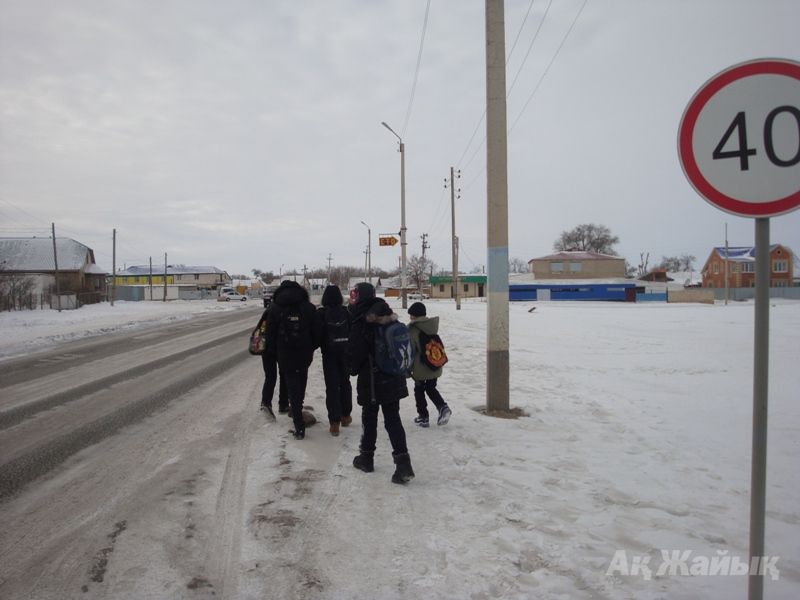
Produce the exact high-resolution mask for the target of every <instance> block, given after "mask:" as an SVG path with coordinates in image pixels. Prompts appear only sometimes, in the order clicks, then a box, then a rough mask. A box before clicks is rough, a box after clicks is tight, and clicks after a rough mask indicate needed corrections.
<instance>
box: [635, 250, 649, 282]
mask: <svg viewBox="0 0 800 600" xmlns="http://www.w3.org/2000/svg"><path fill="white" fill-rule="evenodd" d="M649 261H650V253H649V252H648V253H647V254H645V253H644V252H640V253H639V267H638V268H637V271H636V274H637V276H638V277H644V276H645V275H647V263H648V262H649Z"/></svg>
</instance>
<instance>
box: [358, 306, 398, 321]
mask: <svg viewBox="0 0 800 600" xmlns="http://www.w3.org/2000/svg"><path fill="white" fill-rule="evenodd" d="M389 310H391V309H389ZM397 319H398V316H397V315H396V314H395V313H389V314H388V315H379V314H376V313H374V312H372V311H369V312H368V313H367V316H366V321H367V323H369V324H370V325H388V324H389V323H394V322H395V321H397Z"/></svg>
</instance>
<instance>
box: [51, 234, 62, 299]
mask: <svg viewBox="0 0 800 600" xmlns="http://www.w3.org/2000/svg"><path fill="white" fill-rule="evenodd" d="M51 225H52V226H53V267H54V268H55V271H54V273H55V278H56V306H57V307H58V312H61V288H60V286H59V283H58V252H57V251H56V224H55V223H51ZM52 305H53V302H52V300H51V302H50V306H52Z"/></svg>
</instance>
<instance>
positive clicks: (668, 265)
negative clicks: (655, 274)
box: [658, 253, 695, 273]
mask: <svg viewBox="0 0 800 600" xmlns="http://www.w3.org/2000/svg"><path fill="white" fill-rule="evenodd" d="M694 261H695V257H694V256H692V255H691V254H686V253H684V254H681V255H680V256H662V257H661V262H659V263H658V268H660V269H664V270H666V271H671V272H673V273H675V272H678V271H691V270H693V268H694Z"/></svg>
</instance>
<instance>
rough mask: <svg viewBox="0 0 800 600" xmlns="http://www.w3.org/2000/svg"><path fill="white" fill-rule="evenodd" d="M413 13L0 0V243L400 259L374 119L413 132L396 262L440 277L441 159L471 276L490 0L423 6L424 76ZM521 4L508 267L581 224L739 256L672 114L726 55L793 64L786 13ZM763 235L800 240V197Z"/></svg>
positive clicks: (600, 3) (247, 258) (228, 262)
mask: <svg viewBox="0 0 800 600" xmlns="http://www.w3.org/2000/svg"><path fill="white" fill-rule="evenodd" d="M426 6H427V2H426V0H380V1H368V0H250V1H245V0H229V1H225V2H219V1H212V0H163V1H159V2H155V1H146V0H127V1H126V0H70V1H69V2H60V1H56V0H49V1H44V0H0V11H2V15H3V16H2V19H0V111H1V112H0V235H2V236H15V235H30V234H37V235H47V234H48V230H49V226H50V223H51V222H55V224H56V228H57V234H58V235H64V236H69V237H73V238H75V239H77V240H78V241H81V242H83V243H85V244H87V245H88V246H90V247H92V248H94V250H95V252H96V257H97V261H98V263H100V264H101V266H103V267H105V268H107V269H110V268H111V249H112V244H111V232H112V229H113V228H116V229H117V235H118V238H117V239H118V249H117V262H118V265H122V264H127V265H131V264H146V263H147V260H148V257H150V256H152V257H153V258H154V261H155V262H156V263H158V262H160V261H163V254H164V252H167V253H168V254H169V262H170V263H184V264H194V265H214V266H217V267H219V268H222V269H224V270H227V271H228V272H229V273H235V272H248V273H249V272H250V270H251V269H253V268H259V269H263V270H274V271H275V272H277V271H278V269H279V268H281V266H282V268H283V270H284V271H286V270H288V269H291V268H295V267H296V268H302V266H303V265H304V264H305V265H308V266H309V267H324V266H327V259H328V256H329V254H330V255H331V256H332V259H333V264H334V265H336V264H352V265H363V263H364V254H363V251H364V248H365V247H366V243H367V229H366V228H365V227H364V226H363V225H362V224H361V223H360V221H364V222H366V223H367V224H369V226H370V228H371V230H372V239H373V264H374V265H379V266H382V267H384V268H391V267H392V266H396V265H397V263H398V257H399V254H400V246H399V245H397V246H395V247H394V248H380V247H378V246H377V242H376V237H377V234H379V233H389V232H397V231H399V229H400V156H399V154H398V144H397V140H396V138H395V137H394V136H392V134H391V133H390V132H389V131H387V130H386V129H385V128H383V127H382V126H381V121H386V122H388V123H389V124H390V125H391V126H392V128H393V129H394V130H395V131H397V132H398V133H399V134H401V135H402V136H403V139H404V141H405V143H406V212H407V227H408V243H409V245H408V252H409V255H411V254H419V253H420V251H421V238H420V236H421V235H422V234H423V233H427V234H428V235H429V244H430V251H429V252H430V255H431V256H432V257H433V258H434V260H435V261H436V263H437V264H438V265H439V266H440V267H444V268H449V267H450V262H451V261H450V206H449V191H446V190H445V189H444V188H443V185H442V184H443V179H444V178H445V177H446V176H448V175H449V169H450V167H451V166H455V167H456V168H460V169H461V176H462V178H461V180H460V182H459V184H458V187H460V188H461V190H462V191H461V198H460V199H459V200H458V201H457V204H456V221H457V229H458V234H459V235H460V238H461V249H462V251H461V255H460V256H461V258H460V266H461V270H462V271H470V270H472V269H473V268H475V267H479V266H481V265H484V264H485V263H486V177H485V165H486V147H485V144H484V143H483V140H484V136H485V123H484V122H483V121H482V115H483V113H484V110H485V26H484V10H485V9H484V2H482V1H478V0H471V1H467V0H432V1H431V2H430V11H429V13H428V19H427V30H426V34H425V38H424V46H423V50H422V54H421V60H420V62H419V72H418V77H417V81H416V87H414V80H415V78H414V75H415V67H416V65H417V60H418V57H419V56H420V54H419V50H420V39H421V36H422V32H423V23H424V22H425V16H426ZM530 7H531V2H530V0H508V1H507V2H506V52H507V54H509V53H510V57H509V60H508V65H507V83H508V87H509V89H510V94H509V97H508V124H509V128H511V131H510V134H509V146H508V156H509V165H508V172H509V221H510V224H509V235H510V248H509V254H510V256H511V257H519V258H522V259H524V260H526V261H527V260H529V259H531V258H534V257H538V256H542V255H545V254H548V253H550V252H551V251H552V246H553V242H554V241H555V240H556V238H557V237H558V236H559V234H560V233H561V232H562V231H564V230H567V229H571V228H573V227H574V226H576V225H578V224H581V223H590V222H591V223H598V224H602V225H606V226H607V227H609V228H610V229H611V230H612V232H613V233H615V234H616V235H618V236H619V238H620V243H619V244H618V245H617V251H618V252H619V254H620V255H622V256H624V257H625V258H627V259H628V261H629V262H630V263H631V264H633V265H636V264H638V262H639V258H640V253H647V252H649V254H650V264H651V266H652V265H653V263H655V262H657V261H658V259H660V258H661V256H671V255H678V254H682V253H690V254H694V255H695V256H696V257H697V264H698V267H701V266H702V263H703V262H704V261H705V259H706V258H707V256H708V254H709V252H710V249H711V247H712V246H714V245H721V244H723V243H724V228H725V223H727V224H728V239H729V242H730V244H731V245H751V244H753V243H754V235H753V229H754V223H753V221H752V220H751V219H745V218H740V217H736V216H732V215H730V214H728V213H725V212H722V211H720V210H719V209H716V208H714V207H712V206H711V205H709V204H708V203H706V202H705V201H704V200H702V199H701V198H700V197H699V196H698V195H697V194H696V192H695V191H694V190H693V188H692V187H691V186H690V185H689V183H688V182H687V180H686V178H685V177H684V174H683V172H682V170H681V167H680V163H679V161H678V155H677V150H676V147H677V129H678V124H679V121H680V118H681V115H682V113H683V110H684V108H685V107H686V105H687V103H688V102H689V100H690V99H691V97H692V95H693V94H694V93H695V92H696V91H697V89H698V88H699V87H700V86H701V85H702V84H703V83H704V82H705V81H706V80H708V79H709V78H710V77H711V76H713V75H714V74H715V73H717V72H719V71H720V70H722V69H724V68H727V67H729V66H731V65H733V64H736V63H739V62H742V61H746V60H751V59H755V58H761V57H782V58H789V59H793V60H798V59H800V45H799V44H798V34H797V24H798V23H800V2H797V0H758V1H756V0H702V1H699V0H588V2H584V0H554V1H552V3H551V2H550V1H549V0H535V1H534V2H533V5H532V8H530ZM529 8H530V12H528V11H529ZM526 14H527V19H526ZM576 18H577V20H576ZM523 22H524V26H523ZM573 23H574V25H573ZM537 32H538V35H536V34H537ZM568 32H569V35H567V33H568ZM535 36H536V37H535ZM534 40H535V41H534ZM515 41H516V45H514V42H515ZM532 42H533V44H532V45H531V43H532ZM512 47H513V52H512ZM512 83H513V88H512ZM412 90H414V94H413V102H412V101H411V98H412ZM409 108H410V110H409ZM476 129H477V133H476V134H475V135H474V137H473V132H475V131H476ZM771 231H772V235H771V241H772V242H773V243H774V242H780V243H783V244H786V245H788V246H790V247H792V248H793V249H794V250H795V251H797V252H800V211H795V212H794V213H791V214H789V215H784V216H780V217H776V218H773V219H772V227H771Z"/></svg>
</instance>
